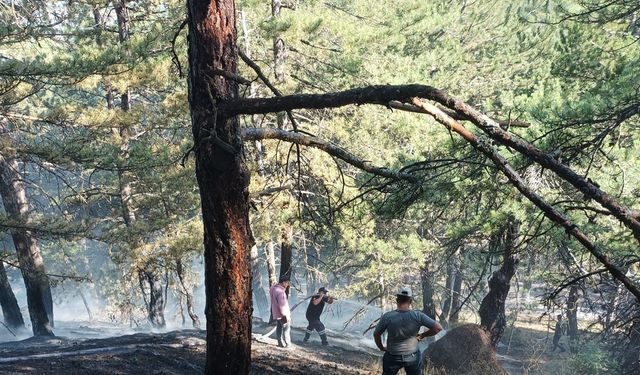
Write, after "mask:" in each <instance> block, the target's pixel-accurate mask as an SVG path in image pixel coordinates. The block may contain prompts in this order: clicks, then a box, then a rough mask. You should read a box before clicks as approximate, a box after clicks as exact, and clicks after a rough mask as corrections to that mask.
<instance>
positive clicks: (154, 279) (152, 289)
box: [138, 265, 166, 328]
mask: <svg viewBox="0 0 640 375" xmlns="http://www.w3.org/2000/svg"><path fill="white" fill-rule="evenodd" d="M138 277H139V278H140V288H141V289H142V293H144V294H145V303H146V305H147V319H148V320H149V323H151V325H152V326H154V327H156V328H163V327H165V326H166V321H165V319H164V307H165V298H164V288H163V285H162V277H160V274H159V272H158V271H157V269H155V267H152V266H151V265H147V266H145V267H144V268H143V269H140V270H139V271H138Z"/></svg>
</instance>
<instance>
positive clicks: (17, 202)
mask: <svg viewBox="0 0 640 375" xmlns="http://www.w3.org/2000/svg"><path fill="white" fill-rule="evenodd" d="M18 168H19V165H18V160H17V159H15V158H10V157H6V156H4V155H0V196H2V202H3V204H4V209H5V211H6V212H7V214H8V215H9V216H10V217H12V218H13V219H15V220H17V221H23V222H28V213H29V204H28V201H27V194H26V191H25V188H24V184H23V183H22V179H21V177H20V175H19V173H18V170H19V169H18ZM11 237H12V239H13V244H14V246H15V248H16V253H17V255H18V262H19V263H20V271H21V272H22V278H23V279H24V284H25V289H26V291H27V305H28V306H29V317H30V318H31V325H32V328H33V334H34V335H35V336H53V330H52V328H53V299H52V297H51V287H50V286H49V277H48V276H47V274H46V273H45V269H44V261H43V259H42V255H41V254H40V247H39V246H38V242H37V241H36V239H35V237H34V236H33V234H32V233H31V232H30V231H29V230H25V229H14V230H11Z"/></svg>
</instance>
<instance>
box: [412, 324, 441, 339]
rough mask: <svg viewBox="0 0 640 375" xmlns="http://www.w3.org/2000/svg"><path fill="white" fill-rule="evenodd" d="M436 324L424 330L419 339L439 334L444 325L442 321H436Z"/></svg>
mask: <svg viewBox="0 0 640 375" xmlns="http://www.w3.org/2000/svg"><path fill="white" fill-rule="evenodd" d="M435 323H436V324H434V325H433V327H429V330H427V331H424V332H422V333H421V334H419V335H418V340H422V339H424V338H425V337H430V336H435V335H437V334H438V333H439V332H440V331H442V326H441V325H440V323H438V322H435Z"/></svg>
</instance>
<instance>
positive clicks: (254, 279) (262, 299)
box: [251, 245, 269, 319]
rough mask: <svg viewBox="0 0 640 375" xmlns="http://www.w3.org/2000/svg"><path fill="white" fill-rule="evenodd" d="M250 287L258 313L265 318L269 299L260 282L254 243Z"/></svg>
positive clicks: (256, 250)
mask: <svg viewBox="0 0 640 375" xmlns="http://www.w3.org/2000/svg"><path fill="white" fill-rule="evenodd" d="M251 288H252V289H253V297H254V298H255V301H256V304H257V305H258V313H259V314H260V317H261V318H263V319H265V318H267V317H268V316H269V299H268V298H267V292H265V289H264V286H263V284H262V273H261V272H260V260H259V259H258V246H255V245H254V246H253V247H251ZM254 315H255V314H254Z"/></svg>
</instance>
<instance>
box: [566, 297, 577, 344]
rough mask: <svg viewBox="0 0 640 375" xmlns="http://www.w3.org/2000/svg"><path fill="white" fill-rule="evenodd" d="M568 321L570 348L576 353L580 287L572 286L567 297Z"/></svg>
mask: <svg viewBox="0 0 640 375" xmlns="http://www.w3.org/2000/svg"><path fill="white" fill-rule="evenodd" d="M567 321H568V330H567V334H568V335H569V348H570V349H571V352H572V353H574V352H575V351H576V350H577V348H578V347H577V345H578V286H577V285H571V287H570V289H569V296H568V297H567Z"/></svg>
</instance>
